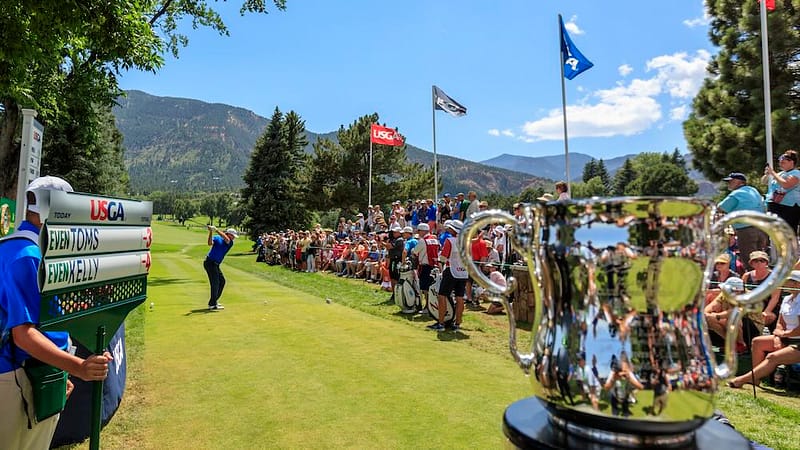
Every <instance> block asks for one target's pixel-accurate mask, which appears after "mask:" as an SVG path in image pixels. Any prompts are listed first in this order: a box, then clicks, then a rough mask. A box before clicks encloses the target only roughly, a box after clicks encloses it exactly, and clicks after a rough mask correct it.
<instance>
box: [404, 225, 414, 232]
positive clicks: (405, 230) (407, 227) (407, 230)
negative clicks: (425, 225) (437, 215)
mask: <svg viewBox="0 0 800 450" xmlns="http://www.w3.org/2000/svg"><path fill="white" fill-rule="evenodd" d="M403 233H414V229H413V228H411V227H409V226H405V227H403Z"/></svg>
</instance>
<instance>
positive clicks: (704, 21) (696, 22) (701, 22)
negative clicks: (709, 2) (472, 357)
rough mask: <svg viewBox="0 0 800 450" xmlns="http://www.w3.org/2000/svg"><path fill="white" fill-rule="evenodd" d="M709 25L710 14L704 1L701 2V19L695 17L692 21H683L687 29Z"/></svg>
mask: <svg viewBox="0 0 800 450" xmlns="http://www.w3.org/2000/svg"><path fill="white" fill-rule="evenodd" d="M709 23H711V14H709V12H708V6H706V2H705V1H703V15H702V16H701V17H695V18H693V19H686V20H684V21H683V24H684V25H686V26H687V27H689V28H694V27H701V26H706V25H708V24H709Z"/></svg>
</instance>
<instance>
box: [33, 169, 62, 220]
mask: <svg viewBox="0 0 800 450" xmlns="http://www.w3.org/2000/svg"><path fill="white" fill-rule="evenodd" d="M48 191H64V192H74V189H72V185H71V184H69V183H67V181H66V180H63V179H61V178H58V177H52V176H49V175H48V176H44V177H39V178H37V179H35V180H33V181H31V184H29V185H28V187H27V188H26V189H25V192H33V195H34V197H36V201H35V202H34V203H33V204H26V205H25V208H26V209H27V210H28V211H30V212H32V213H36V214H40V215H41V209H42V205H43V204H44V203H49V201H50V195H49V193H48V194H46V195H43V193H44V192H48ZM45 200H46V201H45ZM25 202H26V203H27V198H26V199H25ZM46 206H48V205H45V207H46ZM42 220H44V218H42Z"/></svg>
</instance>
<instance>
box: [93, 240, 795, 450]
mask: <svg viewBox="0 0 800 450" xmlns="http://www.w3.org/2000/svg"><path fill="white" fill-rule="evenodd" d="M154 232H155V239H156V243H155V244H154V247H153V255H154V258H153V261H154V262H153V267H152V272H151V275H150V279H149V287H148V294H149V298H148V300H147V302H146V305H147V304H149V303H150V302H152V303H154V309H153V310H152V311H150V310H149V308H147V307H144V308H139V309H137V310H136V311H135V312H134V313H132V314H131V316H130V317H129V320H128V322H127V323H128V355H129V359H128V363H129V366H128V367H129V368H128V377H129V378H128V383H129V384H128V389H127V391H126V394H125V398H124V400H123V404H122V407H121V408H120V411H119V412H118V414H117V416H116V417H115V418H114V420H113V421H112V422H111V424H110V425H109V426H108V427H107V428H106V429H105V430H104V431H103V434H102V446H103V448H111V449H114V448H157V449H161V448H193V449H195V448H198V449H204V448H208V449H216V448H333V447H335V448H499V447H501V446H503V444H504V441H505V439H504V437H503V435H502V431H501V422H502V414H503V411H504V410H505V408H506V407H507V406H508V405H509V404H510V403H511V402H513V401H515V400H518V399H520V398H523V397H526V396H528V395H531V392H532V391H531V390H530V385H529V384H528V381H527V380H526V379H525V377H524V376H523V375H522V372H521V371H520V370H519V369H518V368H517V367H516V365H515V364H514V362H513V361H512V360H511V358H510V357H509V356H508V350H507V331H506V330H507V323H506V317H505V316H487V315H485V314H482V313H478V312H467V313H466V315H465V320H464V329H465V332H464V333H463V334H453V333H450V332H447V333H441V334H436V333H433V332H429V331H426V330H425V329H424V326H425V325H426V324H427V323H430V322H425V321H422V320H419V319H417V320H409V319H408V318H407V317H405V316H402V315H400V314H398V313H397V307H396V306H394V305H392V304H389V303H387V300H388V293H385V292H381V291H378V289H377V288H376V287H375V286H374V285H371V284H367V283H363V282H361V281H354V280H344V279H341V278H337V277H334V276H330V275H323V274H305V273H293V272H290V271H288V270H286V269H282V268H279V267H267V266H265V265H264V264H256V263H255V257H254V255H252V254H250V253H248V250H249V249H250V245H251V243H250V242H249V241H247V240H245V239H243V240H242V241H241V242H239V243H237V246H236V247H234V249H233V250H232V253H231V254H230V255H229V256H228V257H227V258H226V260H225V263H224V264H223V270H224V272H225V276H226V278H227V279H228V286H227V287H226V291H225V294H224V296H223V301H224V303H225V305H226V306H227V309H226V310H224V311H221V312H207V311H206V309H205V305H206V301H207V296H208V293H207V290H208V287H207V280H206V276H205V272H204V271H203V269H202V260H203V257H204V255H205V253H206V252H207V246H206V242H205V240H206V232H205V231H204V230H202V229H198V228H193V229H190V230H187V229H186V228H184V227H180V226H176V225H170V224H155V225H154ZM326 299H330V300H331V302H330V303H328V302H326ZM521 333H522V335H521V336H520V341H521V342H525V343H526V344H525V346H526V347H527V345H528V344H527V343H529V342H530V333H528V332H525V331H522V330H521ZM523 348H524V347H523ZM748 392H750V393H749V394H748ZM783 395H785V394H783V393H781V392H774V393H773V392H769V391H765V390H763V389H762V390H760V391H759V398H758V399H757V400H755V401H754V400H753V399H752V392H751V391H747V390H742V391H732V390H729V389H727V388H725V389H723V392H722V393H721V394H720V396H719V399H720V400H719V405H720V407H721V408H722V410H723V411H724V412H725V414H726V415H728V416H729V418H730V419H731V422H732V423H733V424H735V425H736V426H737V429H739V430H740V431H742V432H743V433H744V434H745V435H746V436H748V437H750V438H751V439H754V440H756V441H759V442H762V443H764V444H767V445H770V446H773V447H775V448H792V447H791V446H789V447H787V445H794V443H796V442H800V440H798V438H800V436H798V434H800V431H795V430H796V429H797V426H796V423H797V422H798V419H800V414H798V413H797V412H796V411H797V408H798V407H800V401H798V399H796V398H793V397H785V396H783ZM790 425H793V426H790ZM86 447H88V445H87V444H82V445H81V446H79V448H86ZM795 448H796V446H795Z"/></svg>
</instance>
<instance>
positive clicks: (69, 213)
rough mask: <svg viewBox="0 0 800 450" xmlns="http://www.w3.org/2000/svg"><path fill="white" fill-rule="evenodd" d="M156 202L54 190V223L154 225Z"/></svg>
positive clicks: (51, 215) (50, 217)
mask: <svg viewBox="0 0 800 450" xmlns="http://www.w3.org/2000/svg"><path fill="white" fill-rule="evenodd" d="M152 215H153V203H152V202H145V201H141V200H129V199H118V198H110V197H99V196H94V195H91V194H82V193H78V192H63V191H52V192H50V208H49V211H48V213H47V221H48V223H50V224H76V225H86V224H91V225H138V226H150V220H151V218H152Z"/></svg>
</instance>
